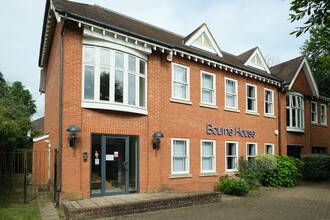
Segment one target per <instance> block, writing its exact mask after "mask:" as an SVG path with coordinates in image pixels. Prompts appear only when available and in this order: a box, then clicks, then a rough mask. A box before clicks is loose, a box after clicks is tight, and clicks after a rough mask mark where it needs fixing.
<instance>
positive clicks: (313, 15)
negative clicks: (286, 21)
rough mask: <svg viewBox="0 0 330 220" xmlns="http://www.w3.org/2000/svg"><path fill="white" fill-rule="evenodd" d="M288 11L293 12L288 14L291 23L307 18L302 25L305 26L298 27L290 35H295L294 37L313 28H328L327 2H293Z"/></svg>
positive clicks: (326, 0) (304, 0) (308, 0)
mask: <svg viewBox="0 0 330 220" xmlns="http://www.w3.org/2000/svg"><path fill="white" fill-rule="evenodd" d="M290 11H292V12H293V13H292V14H289V15H290V21H291V22H294V21H299V20H302V19H303V18H304V17H305V16H307V17H308V19H307V21H306V22H305V23H304V24H305V26H302V27H298V28H297V30H295V31H293V32H291V34H296V37H299V35H301V34H302V33H305V32H307V31H308V30H310V29H311V28H312V27H315V26H321V25H323V26H325V27H328V28H329V27H330V1H329V0H293V1H292V2H291V7H290Z"/></svg>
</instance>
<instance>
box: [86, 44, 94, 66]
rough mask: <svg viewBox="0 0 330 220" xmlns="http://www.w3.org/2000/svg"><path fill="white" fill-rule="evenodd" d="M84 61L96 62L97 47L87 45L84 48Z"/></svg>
mask: <svg viewBox="0 0 330 220" xmlns="http://www.w3.org/2000/svg"><path fill="white" fill-rule="evenodd" d="M84 62H88V63H95V48H94V47H85V48H84Z"/></svg>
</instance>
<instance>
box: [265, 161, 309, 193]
mask: <svg viewBox="0 0 330 220" xmlns="http://www.w3.org/2000/svg"><path fill="white" fill-rule="evenodd" d="M276 161H277V166H276V169H275V170H274V171H273V172H270V173H267V174H266V175H265V177H264V184H265V185H266V186H272V187H280V186H284V187H291V186H295V185H296V184H297V180H298V178H300V177H302V175H301V172H302V167H303V161H302V160H300V159H297V158H294V157H288V156H285V155H284V156H276Z"/></svg>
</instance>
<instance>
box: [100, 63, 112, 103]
mask: <svg viewBox="0 0 330 220" xmlns="http://www.w3.org/2000/svg"><path fill="white" fill-rule="evenodd" d="M100 72H101V73H100V100H106V101H109V86H110V78H109V76H110V70H109V69H106V68H101V69H100Z"/></svg>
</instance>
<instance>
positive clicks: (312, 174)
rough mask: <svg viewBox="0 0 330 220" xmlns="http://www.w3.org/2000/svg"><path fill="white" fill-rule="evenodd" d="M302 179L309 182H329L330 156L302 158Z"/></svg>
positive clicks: (319, 155) (312, 155)
mask: <svg viewBox="0 0 330 220" xmlns="http://www.w3.org/2000/svg"><path fill="white" fill-rule="evenodd" d="M302 160H303V161H304V164H305V165H304V168H303V172H302V174H303V178H304V179H305V180H311V181H321V180H327V179H328V180H330V155H325V154H311V155H306V156H303V157H302Z"/></svg>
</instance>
